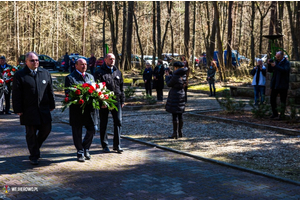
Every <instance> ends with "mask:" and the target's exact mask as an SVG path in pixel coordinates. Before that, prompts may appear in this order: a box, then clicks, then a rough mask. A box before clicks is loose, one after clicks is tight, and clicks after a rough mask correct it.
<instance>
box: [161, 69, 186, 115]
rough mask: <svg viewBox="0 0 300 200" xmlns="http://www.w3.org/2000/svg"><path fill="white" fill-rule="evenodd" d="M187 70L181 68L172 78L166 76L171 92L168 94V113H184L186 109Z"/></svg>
mask: <svg viewBox="0 0 300 200" xmlns="http://www.w3.org/2000/svg"><path fill="white" fill-rule="evenodd" d="M187 70H188V69H187V68H179V69H178V70H176V71H174V72H173V75H172V76H166V83H167V86H168V87H171V90H170V91H169V94H168V99H167V103H166V111H167V112H169V113H183V112H184V109H185V92H184V85H185V84H186V73H187Z"/></svg>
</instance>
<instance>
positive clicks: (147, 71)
mask: <svg viewBox="0 0 300 200" xmlns="http://www.w3.org/2000/svg"><path fill="white" fill-rule="evenodd" d="M143 80H144V81H145V80H147V82H151V81H152V69H151V67H150V68H148V69H147V68H146V69H145V71H144V73H143Z"/></svg>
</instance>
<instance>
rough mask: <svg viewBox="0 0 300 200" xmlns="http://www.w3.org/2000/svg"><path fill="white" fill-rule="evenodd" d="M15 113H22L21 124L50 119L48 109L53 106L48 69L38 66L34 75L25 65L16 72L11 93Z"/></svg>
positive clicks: (42, 121) (43, 121)
mask: <svg viewBox="0 0 300 200" xmlns="http://www.w3.org/2000/svg"><path fill="white" fill-rule="evenodd" d="M12 102H13V109H14V112H15V113H23V115H21V117H20V121H21V125H40V124H42V123H49V122H51V121H52V118H51V113H50V110H52V109H54V108H55V100H54V93H53V88H52V78H51V75H50V73H49V71H48V70H46V69H43V68H38V69H37V73H36V75H35V76H33V75H32V74H31V71H30V69H29V68H28V67H27V66H25V67H24V68H23V69H21V70H19V71H17V72H16V74H15V75H14V79H13V93H12Z"/></svg>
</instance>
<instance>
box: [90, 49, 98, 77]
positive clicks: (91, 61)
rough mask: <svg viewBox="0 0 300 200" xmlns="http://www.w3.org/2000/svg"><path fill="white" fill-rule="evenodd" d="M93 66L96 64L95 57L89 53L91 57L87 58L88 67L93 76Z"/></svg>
mask: <svg viewBox="0 0 300 200" xmlns="http://www.w3.org/2000/svg"><path fill="white" fill-rule="evenodd" d="M95 66H96V57H95V56H94V54H93V53H92V54H91V57H90V59H89V67H90V71H91V74H92V75H93V76H94V73H95Z"/></svg>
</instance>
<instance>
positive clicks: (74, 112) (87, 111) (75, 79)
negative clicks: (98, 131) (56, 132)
mask: <svg viewBox="0 0 300 200" xmlns="http://www.w3.org/2000/svg"><path fill="white" fill-rule="evenodd" d="M75 67H76V69H75V70H74V71H73V72H72V73H71V74H69V75H68V76H66V79H65V87H71V86H72V85H77V84H83V83H89V84H93V83H95V80H94V77H93V76H92V75H91V74H88V73H86V70H87V64H86V61H85V60H84V59H82V58H80V59H78V60H77V61H76V63H75ZM65 92H66V94H68V92H69V91H68V90H66V91H65ZM69 111H70V113H69V114H70V125H71V126H72V135H73V142H74V145H75V147H76V149H77V161H79V162H84V161H85V159H86V160H90V159H91V156H90V153H89V148H90V146H91V144H92V141H93V137H94V134H95V126H94V125H95V123H94V121H93V118H92V115H93V114H94V112H95V110H94V109H93V107H92V105H87V106H86V107H85V108H84V113H82V108H81V107H80V105H79V104H78V105H75V104H72V105H71V106H70V108H69ZM83 126H85V128H86V134H85V137H84V139H83V141H82V127H83Z"/></svg>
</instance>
